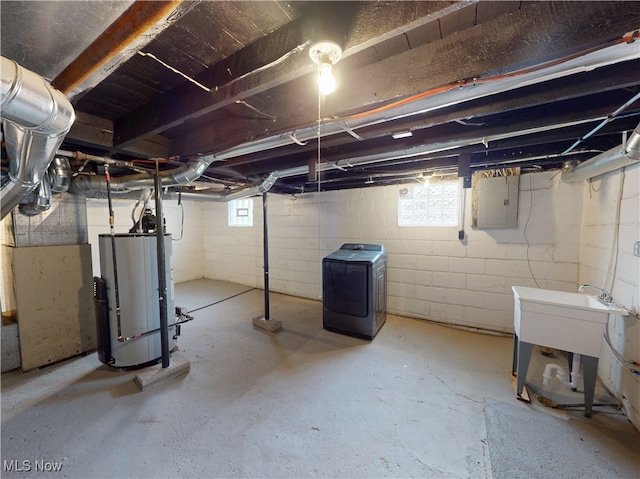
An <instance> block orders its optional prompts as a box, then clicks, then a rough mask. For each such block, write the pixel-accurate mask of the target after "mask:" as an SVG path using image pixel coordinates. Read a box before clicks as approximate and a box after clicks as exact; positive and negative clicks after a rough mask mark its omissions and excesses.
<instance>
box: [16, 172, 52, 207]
mask: <svg viewBox="0 0 640 479" xmlns="http://www.w3.org/2000/svg"><path fill="white" fill-rule="evenodd" d="M49 208H51V183H50V182H49V174H48V173H47V172H45V174H44V176H43V178H42V181H40V184H39V185H38V186H37V187H36V189H35V190H33V191H32V192H31V193H29V194H28V195H27V196H25V197H24V199H23V200H22V203H20V206H19V209H20V213H22V214H23V215H25V216H36V215H39V214H40V213H44V212H45V211H48V210H49Z"/></svg>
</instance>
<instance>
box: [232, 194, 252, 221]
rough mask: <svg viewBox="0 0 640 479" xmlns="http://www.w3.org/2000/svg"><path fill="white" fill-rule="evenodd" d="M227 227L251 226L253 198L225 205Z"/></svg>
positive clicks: (233, 201)
mask: <svg viewBox="0 0 640 479" xmlns="http://www.w3.org/2000/svg"><path fill="white" fill-rule="evenodd" d="M227 212H228V218H229V226H253V198H245V199H242V200H232V201H229V202H228V203H227Z"/></svg>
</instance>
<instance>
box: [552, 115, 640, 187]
mask: <svg viewBox="0 0 640 479" xmlns="http://www.w3.org/2000/svg"><path fill="white" fill-rule="evenodd" d="M638 161H640V123H639V124H638V126H636V128H635V130H633V132H632V133H631V136H629V139H628V140H627V141H626V143H622V144H621V145H620V146H616V147H614V148H611V149H610V150H607V151H605V152H604V153H600V154H599V155H598V156H595V157H593V158H591V159H590V160H587V161H584V162H582V163H580V164H578V165H576V166H574V167H573V168H571V169H567V170H565V171H563V172H562V176H561V178H562V180H563V181H566V182H568V183H577V182H580V181H584V180H588V179H591V178H594V177H596V176H600V175H604V174H605V173H609V172H610V171H614V170H617V169H618V168H623V167H625V166H628V165H631V164H633V163H637V162H638Z"/></svg>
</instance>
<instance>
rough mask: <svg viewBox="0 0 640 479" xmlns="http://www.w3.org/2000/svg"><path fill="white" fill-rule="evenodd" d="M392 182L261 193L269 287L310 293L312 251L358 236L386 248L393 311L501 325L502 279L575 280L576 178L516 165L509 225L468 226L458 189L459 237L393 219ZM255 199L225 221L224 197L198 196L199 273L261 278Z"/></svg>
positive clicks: (315, 278) (504, 320)
mask: <svg viewBox="0 0 640 479" xmlns="http://www.w3.org/2000/svg"><path fill="white" fill-rule="evenodd" d="M398 189H399V187H398V186H388V187H374V188H364V189H358V190H345V191H335V192H326V193H309V194H304V195H297V196H281V195H270V196H269V203H268V205H269V249H270V275H269V276H270V286H271V289H272V290H274V291H279V292H283V293H287V294H291V295H296V296H302V297H307V298H312V299H320V298H321V294H322V286H321V285H322V282H321V279H322V275H321V269H320V268H321V261H322V258H323V257H324V256H326V255H327V254H329V253H331V252H332V251H335V250H336V249H338V248H339V247H340V246H341V245H342V244H343V243H348V242H366V243H381V244H384V245H385V246H386V248H387V251H388V253H389V259H388V267H389V273H388V274H389V276H388V311H389V312H391V313H394V314H399V315H404V316H410V317H416V318H423V319H430V320H434V321H440V322H444V323H451V324H458V325H464V326H469V327H473V328H480V329H485V330H496V331H504V332H511V331H512V330H513V293H512V291H511V286H513V285H521V286H536V282H537V283H538V284H539V286H540V287H543V288H552V289H560V290H567V291H575V290H576V287H577V282H578V267H579V242H580V221H581V216H582V210H581V208H582V206H581V205H582V197H581V194H582V186H581V185H570V184H566V183H563V182H561V181H560V177H559V175H557V174H556V173H555V172H548V173H537V174H527V175H523V176H522V178H521V182H520V201H519V221H518V227H517V228H515V229H495V230H473V229H472V228H471V213H470V211H471V193H470V191H468V192H467V194H466V201H465V208H466V214H465V218H466V224H465V228H464V229H465V232H466V235H465V239H464V240H463V241H460V240H458V229H459V228H457V227H456V228H436V227H399V226H398V221H397V209H398V205H397V198H398ZM261 206H262V205H261V199H260V198H255V199H254V224H255V226H254V227H253V228H229V227H227V226H226V224H227V219H226V205H225V204H215V203H214V204H207V205H205V206H204V216H205V217H206V218H208V221H207V226H206V227H205V238H204V244H205V263H206V266H205V276H206V277H211V278H214V279H229V280H231V281H235V282H239V283H242V284H247V285H251V286H257V287H261V286H262V217H261ZM534 278H535V279H534Z"/></svg>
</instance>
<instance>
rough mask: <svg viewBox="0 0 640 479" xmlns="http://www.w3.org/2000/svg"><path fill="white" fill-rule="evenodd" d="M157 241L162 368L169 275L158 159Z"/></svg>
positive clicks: (166, 344) (165, 359) (166, 355)
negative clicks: (166, 260) (167, 273)
mask: <svg viewBox="0 0 640 479" xmlns="http://www.w3.org/2000/svg"><path fill="white" fill-rule="evenodd" d="M155 195H156V242H157V252H158V304H159V306H160V343H161V346H162V368H163V369H164V368H168V367H169V321H168V319H167V276H166V272H165V251H164V221H163V214H162V179H161V178H160V168H159V166H158V162H157V161H156V176H155Z"/></svg>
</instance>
